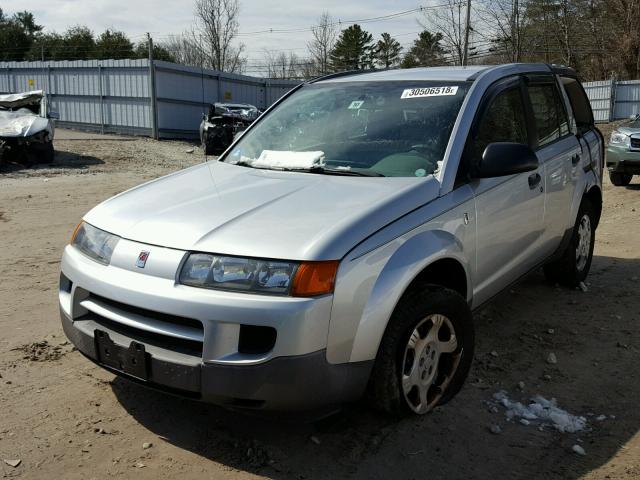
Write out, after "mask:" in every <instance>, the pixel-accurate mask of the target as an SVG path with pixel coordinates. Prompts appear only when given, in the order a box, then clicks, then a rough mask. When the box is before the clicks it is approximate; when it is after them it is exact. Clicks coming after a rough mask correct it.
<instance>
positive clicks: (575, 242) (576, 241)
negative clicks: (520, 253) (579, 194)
mask: <svg viewBox="0 0 640 480" xmlns="http://www.w3.org/2000/svg"><path fill="white" fill-rule="evenodd" d="M594 225H596V215H595V211H594V208H593V205H591V202H590V201H589V200H588V199H586V198H583V199H582V203H581V204H580V208H579V209H578V216H577V218H576V224H575V225H574V227H573V233H572V235H571V240H570V241H569V245H567V248H566V250H565V251H564V252H563V254H562V257H561V258H560V259H559V260H557V261H555V262H552V263H549V264H547V265H545V266H544V274H545V277H546V278H547V280H549V281H551V282H554V283H559V284H561V285H565V286H567V287H577V286H578V285H579V284H580V282H583V281H584V280H585V278H587V275H588V273H589V269H590V268H591V261H592V260H593V246H594V244H595V230H594Z"/></svg>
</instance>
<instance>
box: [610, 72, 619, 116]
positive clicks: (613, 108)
mask: <svg viewBox="0 0 640 480" xmlns="http://www.w3.org/2000/svg"><path fill="white" fill-rule="evenodd" d="M610 81H611V86H610V89H611V94H610V95H609V121H610V122H613V121H614V120H615V119H616V89H617V82H616V78H615V77H611V80H610Z"/></svg>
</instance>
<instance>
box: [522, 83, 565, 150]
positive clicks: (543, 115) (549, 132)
mask: <svg viewBox="0 0 640 480" xmlns="http://www.w3.org/2000/svg"><path fill="white" fill-rule="evenodd" d="M528 90H529V98H530V99H531V107H532V109H533V116H534V118H535V121H536V130H537V132H538V147H543V146H545V145H548V144H549V143H552V142H554V141H556V140H557V139H559V138H562V137H564V136H565V135H567V134H568V133H569V120H568V119H567V113H566V111H565V109H564V107H563V106H562V102H561V100H560V95H559V93H558V88H557V87H556V86H555V84H553V83H541V84H532V85H529V87H528Z"/></svg>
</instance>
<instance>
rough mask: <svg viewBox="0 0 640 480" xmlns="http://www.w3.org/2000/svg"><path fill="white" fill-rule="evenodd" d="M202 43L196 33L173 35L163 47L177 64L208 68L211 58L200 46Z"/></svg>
mask: <svg viewBox="0 0 640 480" xmlns="http://www.w3.org/2000/svg"><path fill="white" fill-rule="evenodd" d="M201 43H202V42H201V41H200V38H199V37H198V36H197V35H196V34H195V33H194V32H184V33H183V34H182V35H173V36H171V37H169V39H168V40H167V41H166V42H164V44H163V47H164V48H165V49H166V50H167V52H168V53H169V54H170V55H171V56H172V57H173V58H174V59H175V60H174V61H175V62H176V63H180V64H182V65H191V66H194V67H201V68H203V67H208V66H209V65H208V59H209V56H208V55H207V54H206V53H205V51H204V49H203V48H202V47H201V46H200V44H201Z"/></svg>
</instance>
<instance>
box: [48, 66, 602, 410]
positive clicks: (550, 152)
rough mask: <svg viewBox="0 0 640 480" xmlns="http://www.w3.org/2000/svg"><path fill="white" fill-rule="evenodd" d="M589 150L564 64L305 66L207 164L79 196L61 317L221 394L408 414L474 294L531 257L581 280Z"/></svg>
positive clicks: (424, 400) (446, 375)
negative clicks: (307, 71)
mask: <svg viewBox="0 0 640 480" xmlns="http://www.w3.org/2000/svg"><path fill="white" fill-rule="evenodd" d="M602 168H603V139H602V136H601V134H600V133H599V132H598V130H596V128H595V127H594V124H593V116H592V112H591V108H590V106H589V103H588V100H587V98H586V96H585V93H584V90H583V89H582V87H581V85H580V83H579V82H578V80H577V78H576V74H575V72H573V71H572V70H570V69H568V68H561V67H554V66H548V65H541V64H531V65H525V64H518V65H502V66H493V67H470V68H427V69H412V70H391V71H384V72H366V73H360V74H355V73H349V74H337V75H332V76H328V77H324V78H321V79H319V80H315V81H312V82H309V83H305V84H303V85H301V86H299V87H298V88H296V89H294V90H293V91H292V92H290V93H289V94H287V95H286V96H285V97H284V98H282V99H281V100H280V101H279V102H278V103H277V104H276V105H274V106H273V107H272V108H271V109H270V110H269V111H268V112H267V113H266V114H264V115H263V116H262V117H261V118H260V119H259V120H258V121H257V122H255V123H254V124H253V125H252V126H251V127H250V128H249V129H248V130H247V131H246V133H245V134H244V135H243V136H242V137H240V138H239V139H237V140H236V141H235V142H234V144H233V145H231V147H230V148H229V149H227V151H226V152H225V153H224V154H223V155H222V156H221V157H220V158H219V159H218V160H216V161H209V162H207V163H204V164H201V165H198V166H195V167H192V168H189V169H187V170H183V171H180V172H177V173H175V174H173V175H169V176H167V177H164V178H160V179H158V180H155V181H153V182H150V183H147V184H145V185H142V186H140V187H137V188H134V189H132V190H130V191H128V192H125V193H123V194H120V195H118V196H116V197H114V198H111V199H110V200H107V201H105V202H104V203H102V204H100V205H98V206H97V207H95V208H94V209H93V210H91V211H90V212H89V213H88V214H87V215H86V216H85V217H84V219H83V221H82V222H81V223H80V225H79V226H78V228H77V229H76V232H75V233H74V235H73V239H72V241H71V244H70V245H69V246H67V247H66V249H65V252H64V256H63V259H62V273H61V277H60V289H59V292H60V310H61V315H62V323H63V326H64V330H65V332H66V334H67V336H68V337H69V339H70V340H71V341H72V342H73V343H74V344H75V345H76V347H77V348H78V349H79V350H80V351H81V352H82V353H83V354H85V355H86V356H87V357H89V358H91V359H93V360H94V361H96V362H97V363H99V364H100V365H102V366H103V367H105V368H107V369H109V370H111V371H113V372H115V373H118V374H121V375H124V376H126V377H128V378H130V379H133V380H137V381H140V382H142V383H144V384H146V385H149V386H153V387H156V388H159V389H162V390H165V391H168V392H172V393H176V394H180V395H185V396H188V397H192V398H197V399H201V400H204V401H208V402H213V403H218V404H221V405H225V406H228V407H232V408H247V409H249V408H250V409H271V410H294V409H303V410H307V409H315V408H320V407H326V406H329V405H336V404H340V403H343V402H348V401H353V400H357V399H359V398H360V397H362V396H363V394H364V393H365V392H367V398H368V399H370V400H371V401H372V402H373V404H374V405H375V406H377V407H378V408H381V409H383V410H386V411H389V412H392V413H396V414H424V413H426V412H428V411H429V410H431V409H432V408H433V407H434V406H435V405H438V404H442V403H444V402H446V401H448V400H449V399H451V398H452V397H453V396H454V395H455V394H456V392H457V391H458V390H459V389H460V387H461V386H462V383H463V381H464V379H465V377H466V375H467V373H468V371H469V367H470V364H471V361H472V357H473V350H474V331H473V322H472V311H473V310H475V309H477V308H478V307H480V306H482V305H483V304H484V303H486V302H487V301H489V300H490V299H491V298H492V297H493V296H494V295H496V294H497V293H499V292H500V291H501V290H503V289H504V288H506V287H508V286H509V285H510V284H512V283H513V282H515V281H517V280H518V279H519V278H520V277H522V276H523V275H525V274H526V273H528V272H530V271H532V270H534V269H536V268H538V267H540V266H543V267H544V272H545V274H546V276H547V277H548V278H549V279H550V280H551V281H553V282H558V283H561V284H564V285H568V286H576V285H578V284H579V283H580V282H581V281H583V280H584V279H585V276H586V275H587V272H588V271H589V267H590V264H591V258H592V253H593V245H594V233H595V229H596V226H597V225H598V220H599V219H600V212H601V208H602V189H601V182H602Z"/></svg>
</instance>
